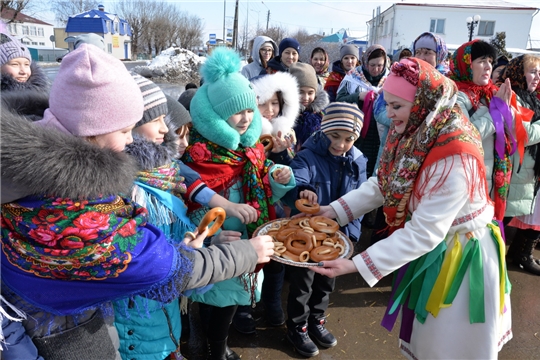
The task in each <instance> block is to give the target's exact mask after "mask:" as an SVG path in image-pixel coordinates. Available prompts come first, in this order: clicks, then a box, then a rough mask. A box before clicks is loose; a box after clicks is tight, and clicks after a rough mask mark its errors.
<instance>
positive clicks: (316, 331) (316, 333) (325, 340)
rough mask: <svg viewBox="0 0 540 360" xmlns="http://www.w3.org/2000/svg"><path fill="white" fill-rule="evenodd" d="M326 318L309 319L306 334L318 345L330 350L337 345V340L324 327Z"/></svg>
mask: <svg viewBox="0 0 540 360" xmlns="http://www.w3.org/2000/svg"><path fill="white" fill-rule="evenodd" d="M325 324H326V318H325V317H321V318H311V317H310V318H309V321H308V333H309V336H311V338H313V339H315V341H316V342H317V343H319V345H321V346H324V347H326V348H331V347H334V346H336V345H337V339H336V338H335V337H334V335H332V333H331V332H330V331H328V329H327V328H326V326H325Z"/></svg>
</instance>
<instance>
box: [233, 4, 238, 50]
mask: <svg viewBox="0 0 540 360" xmlns="http://www.w3.org/2000/svg"><path fill="white" fill-rule="evenodd" d="M238 1H239V0H236V5H235V7H234V25H233V38H232V47H233V49H236V46H237V44H238Z"/></svg>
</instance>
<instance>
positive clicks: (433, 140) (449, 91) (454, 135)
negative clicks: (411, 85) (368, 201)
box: [377, 58, 487, 231]
mask: <svg viewBox="0 0 540 360" xmlns="http://www.w3.org/2000/svg"><path fill="white" fill-rule="evenodd" d="M409 60H411V61H412V62H414V63H415V64H414V65H408V66H404V64H402V63H397V64H394V65H393V66H392V71H393V72H395V73H398V74H401V76H403V77H405V78H406V79H407V80H410V81H414V79H416V81H417V87H418V89H417V91H416V98H415V101H414V105H413V107H412V109H411V114H410V117H409V122H408V124H407V128H406V129H405V132H404V133H403V134H398V133H397V132H396V130H395V127H394V125H393V124H392V125H391V126H390V131H389V133H388V139H387V141H386V145H385V148H384V151H383V153H382V156H381V162H380V165H379V169H378V174H377V177H378V181H379V188H380V190H381V193H382V194H383V196H384V203H383V211H384V215H385V218H386V222H387V224H388V225H389V227H390V230H391V231H394V230H396V229H398V228H400V227H402V226H403V225H404V220H405V218H406V216H407V212H408V209H407V204H408V200H409V198H410V196H411V193H412V192H413V191H415V194H416V192H419V191H420V189H422V185H425V184H417V183H416V182H417V181H416V180H417V178H418V174H420V172H421V171H422V170H423V169H424V168H426V167H428V166H430V165H432V164H434V163H435V162H437V161H438V160H440V159H443V158H445V157H448V156H452V155H455V154H459V155H462V156H464V155H467V154H469V155H472V156H474V157H475V158H476V159H477V161H478V164H479V167H481V168H480V169H478V173H479V174H480V175H481V179H480V180H481V182H480V185H478V183H477V186H483V187H484V189H485V191H487V182H486V178H485V167H484V165H483V164H484V159H483V154H482V152H481V148H482V141H481V138H480V134H479V133H478V131H477V130H476V128H475V127H474V126H473V125H472V124H471V123H470V122H469V121H467V119H466V118H465V117H464V115H463V113H462V112H461V109H460V107H459V106H458V105H456V104H455V102H456V98H457V88H456V86H455V84H454V82H453V81H451V80H449V79H448V78H446V77H445V76H444V75H442V74H441V73H440V72H439V71H437V70H436V69H435V68H434V67H432V66H431V65H429V64H428V63H426V62H424V61H422V60H419V59H416V58H409ZM396 95H398V94H396ZM443 181H444V179H443V180H441V184H440V185H442V182H443ZM439 187H440V186H439ZM436 188H438V186H436ZM473 192H474V189H471V194H472V193H473Z"/></svg>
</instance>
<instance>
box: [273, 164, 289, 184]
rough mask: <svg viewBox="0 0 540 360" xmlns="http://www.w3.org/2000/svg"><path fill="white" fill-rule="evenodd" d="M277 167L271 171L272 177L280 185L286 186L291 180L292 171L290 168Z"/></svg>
mask: <svg viewBox="0 0 540 360" xmlns="http://www.w3.org/2000/svg"><path fill="white" fill-rule="evenodd" d="M274 167H275V165H274V166H273V167H272V168H271V169H270V173H271V174H272V177H273V178H274V180H275V181H276V182H277V183H278V184H282V185H286V184H288V183H289V181H290V180H291V170H290V169H289V168H288V167H282V168H276V169H275V170H274Z"/></svg>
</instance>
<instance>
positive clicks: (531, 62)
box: [502, 55, 540, 275]
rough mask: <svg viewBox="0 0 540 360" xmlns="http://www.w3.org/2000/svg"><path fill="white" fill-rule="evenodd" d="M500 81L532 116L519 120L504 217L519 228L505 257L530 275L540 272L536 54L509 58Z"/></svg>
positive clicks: (539, 71) (539, 77) (539, 70)
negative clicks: (521, 131)
mask: <svg viewBox="0 0 540 360" xmlns="http://www.w3.org/2000/svg"><path fill="white" fill-rule="evenodd" d="M502 80H503V81H510V83H511V86H512V90H513V91H514V92H515V93H516V97H517V104H518V105H519V106H522V107H524V108H526V109H523V108H521V109H520V110H521V111H519V113H523V112H524V111H529V112H530V115H532V118H531V120H530V122H524V123H523V124H524V126H525V129H526V130H527V135H528V141H527V143H526V144H525V145H526V146H527V147H526V149H525V152H524V154H523V161H522V162H521V163H520V162H519V160H520V159H519V158H518V156H517V154H514V155H513V157H512V163H513V164H514V168H513V172H512V180H511V182H510V191H509V193H508V205H507V207H506V213H505V216H506V217H507V219H508V220H510V219H509V218H511V217H513V219H512V220H511V221H510V223H509V225H511V226H514V227H517V228H518V229H519V230H518V231H517V232H516V234H515V236H514V238H513V240H512V243H511V244H510V248H509V250H508V257H509V259H510V260H513V261H514V263H515V264H518V265H521V266H523V268H524V269H525V270H526V271H528V272H530V273H531V274H535V275H540V260H538V259H535V258H534V257H533V252H534V249H535V247H536V244H538V241H539V237H540V201H538V188H539V187H540V183H539V179H540V121H538V120H540V99H539V98H538V97H537V93H536V89H537V88H538V85H539V84H540V57H538V56H532V55H522V56H519V57H517V58H514V59H512V60H510V62H509V63H508V65H507V67H506V70H505V72H504V74H503V75H502ZM515 113H518V112H515Z"/></svg>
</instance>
